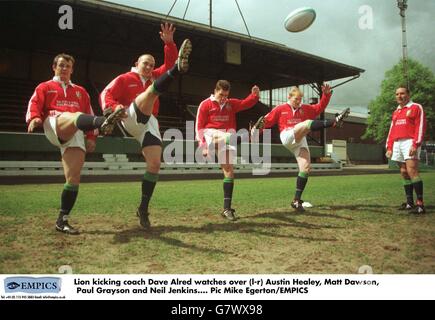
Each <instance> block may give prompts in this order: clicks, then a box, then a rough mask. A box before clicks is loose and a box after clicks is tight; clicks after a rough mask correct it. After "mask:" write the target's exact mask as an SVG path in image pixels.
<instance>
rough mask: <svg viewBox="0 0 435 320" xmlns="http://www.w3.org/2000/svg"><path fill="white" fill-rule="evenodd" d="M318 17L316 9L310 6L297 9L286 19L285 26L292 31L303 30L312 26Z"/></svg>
mask: <svg viewBox="0 0 435 320" xmlns="http://www.w3.org/2000/svg"><path fill="white" fill-rule="evenodd" d="M315 19H316V11H314V9H313V8H310V7H303V8H299V9H296V10H294V11H292V12H290V13H289V15H288V16H287V18H285V20H284V28H285V29H286V30H287V31H290V32H301V31H304V30H305V29H307V28H308V27H309V26H311V25H312V24H313V22H314V20H315Z"/></svg>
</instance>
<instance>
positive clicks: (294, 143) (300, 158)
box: [251, 84, 350, 212]
mask: <svg viewBox="0 0 435 320" xmlns="http://www.w3.org/2000/svg"><path fill="white" fill-rule="evenodd" d="M331 95H332V91H331V87H330V86H329V85H328V84H325V85H323V86H322V97H321V99H320V102H319V103H318V104H315V105H308V104H301V101H302V97H303V93H302V92H301V91H300V90H299V88H297V87H292V88H291V90H290V92H289V97H288V98H289V100H288V102H287V103H285V104H283V105H279V106H277V107H275V108H274V109H273V110H272V111H271V112H269V113H268V114H267V115H265V116H263V117H260V119H258V121H257V122H256V124H255V125H254V127H253V129H252V131H251V135H253V136H255V135H256V134H258V133H257V132H256V131H257V130H260V132H261V130H262V129H263V128H270V127H272V126H274V125H275V124H278V126H279V131H280V138H281V142H282V144H283V145H284V146H285V147H286V148H287V149H289V150H290V151H291V152H292V153H293V154H294V155H295V157H296V161H297V163H298V167H299V174H298V177H297V179H296V192H295V196H294V199H293V201H292V202H291V207H292V208H294V209H295V210H296V211H300V212H302V211H304V210H305V209H304V208H303V206H302V203H303V201H302V200H301V197H302V193H303V191H304V189H305V186H306V184H307V181H308V175H309V172H310V170H311V157H310V151H309V149H308V143H307V139H306V135H307V134H308V133H309V132H311V131H319V130H323V129H324V128H329V127H337V126H341V124H342V121H343V120H344V119H345V118H346V117H347V116H348V115H349V112H350V109H349V108H346V109H345V110H343V111H342V112H341V113H340V114H338V115H337V116H336V117H335V119H331V120H312V119H315V118H316V117H317V116H318V115H320V114H321V113H322V112H323V111H324V110H325V108H326V107H327V105H328V103H329V100H330V98H331ZM254 140H255V139H254Z"/></svg>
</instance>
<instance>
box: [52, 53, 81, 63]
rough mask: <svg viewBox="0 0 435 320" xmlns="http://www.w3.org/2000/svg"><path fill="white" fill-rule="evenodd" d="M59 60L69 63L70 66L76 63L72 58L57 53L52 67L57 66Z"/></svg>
mask: <svg viewBox="0 0 435 320" xmlns="http://www.w3.org/2000/svg"><path fill="white" fill-rule="evenodd" d="M60 58H63V59H65V60H66V61H71V62H72V64H73V65H74V63H75V62H76V60H75V59H74V57H73V56H71V55H69V54H66V53H59V54H58V55H57V56H55V57H54V59H53V66H57V62H58V61H59V59H60Z"/></svg>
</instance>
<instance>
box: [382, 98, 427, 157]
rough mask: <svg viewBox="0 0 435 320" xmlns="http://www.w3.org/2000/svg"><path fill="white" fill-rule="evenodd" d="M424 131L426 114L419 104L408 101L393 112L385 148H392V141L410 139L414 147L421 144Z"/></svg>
mask: <svg viewBox="0 0 435 320" xmlns="http://www.w3.org/2000/svg"><path fill="white" fill-rule="evenodd" d="M425 132H426V115H425V113H424V111H423V107H422V106H421V104H418V103H414V102H412V101H409V102H408V103H407V104H406V105H405V106H403V107H401V106H398V107H397V109H396V110H394V112H393V116H392V120H391V125H390V131H389V132H388V137H387V142H386V148H387V150H390V151H391V150H393V144H394V141H396V140H400V139H412V145H413V146H414V147H415V148H418V147H419V146H421V143H422V142H423V139H424V134H425Z"/></svg>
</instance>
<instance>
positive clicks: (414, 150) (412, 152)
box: [409, 146, 417, 157]
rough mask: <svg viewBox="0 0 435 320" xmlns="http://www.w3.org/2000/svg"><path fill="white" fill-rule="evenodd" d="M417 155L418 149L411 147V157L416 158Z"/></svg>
mask: <svg viewBox="0 0 435 320" xmlns="http://www.w3.org/2000/svg"><path fill="white" fill-rule="evenodd" d="M416 154H417V148H416V147H414V146H411V148H409V156H410V157H414V156H415V155H416Z"/></svg>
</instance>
